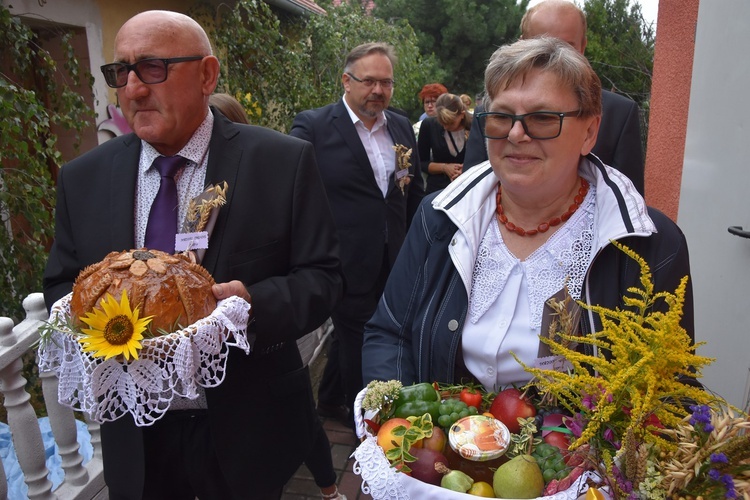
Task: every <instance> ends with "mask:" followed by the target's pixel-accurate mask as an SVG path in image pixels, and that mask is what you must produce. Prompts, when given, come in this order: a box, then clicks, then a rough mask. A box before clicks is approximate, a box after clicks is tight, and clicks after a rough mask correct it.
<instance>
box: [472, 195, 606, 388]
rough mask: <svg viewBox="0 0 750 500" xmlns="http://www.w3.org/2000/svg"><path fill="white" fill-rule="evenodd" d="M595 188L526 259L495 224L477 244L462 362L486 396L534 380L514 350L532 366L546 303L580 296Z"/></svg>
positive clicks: (588, 255) (591, 232)
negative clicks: (558, 296) (562, 294)
mask: <svg viewBox="0 0 750 500" xmlns="http://www.w3.org/2000/svg"><path fill="white" fill-rule="evenodd" d="M595 197H596V187H595V186H594V185H591V187H590V188H589V192H588V194H587V195H586V198H585V199H584V201H583V203H582V204H581V206H580V207H579V209H578V210H576V211H575V212H574V213H573V215H572V217H571V218H570V219H568V221H567V222H566V223H565V224H563V225H562V226H561V227H560V228H559V229H558V230H557V231H556V232H555V233H554V234H553V235H552V236H551V237H550V238H549V239H548V240H547V241H546V242H545V243H544V244H543V245H542V246H541V247H540V248H538V249H537V250H536V251H534V253H532V254H531V255H530V256H529V257H528V258H527V259H526V260H523V261H521V260H519V259H518V258H516V257H515V256H514V255H513V254H512V253H511V252H510V251H509V250H508V248H507V247H506V246H505V242H504V241H503V237H502V234H501V233H500V228H499V226H498V224H497V223H493V224H490V225H489V227H488V228H487V232H486V233H485V235H484V237H483V238H482V242H481V243H480V245H479V251H478V255H477V260H476V264H475V266H474V273H473V276H472V283H471V294H470V298H469V314H468V321H466V323H465V324H464V328H463V333H462V348H463V354H464V362H465V363H466V367H467V368H468V369H469V371H470V372H471V373H472V374H473V375H474V376H475V377H476V378H477V380H479V381H480V382H481V383H482V385H484V387H485V389H486V390H488V391H499V390H501V389H502V388H503V387H505V386H507V385H508V384H512V383H524V382H527V381H528V380H529V379H530V376H529V374H528V373H526V372H525V371H524V370H523V367H521V365H520V364H518V362H516V360H515V359H513V357H512V356H511V355H510V354H509V353H510V352H511V351H512V352H513V353H515V354H516V356H518V358H519V359H521V360H522V361H523V362H524V363H526V364H527V365H531V366H533V365H534V361H535V360H536V357H537V352H538V349H539V337H538V335H539V332H540V329H541V323H542V310H543V308H544V303H545V301H546V300H547V299H548V298H549V297H551V296H552V295H554V294H555V293H556V292H558V291H560V290H561V289H562V288H563V286H564V285H566V284H567V286H568V290H569V292H570V295H571V296H572V297H573V298H574V299H579V298H580V297H581V288H582V286H583V280H584V277H585V274H586V270H587V269H588V267H589V265H590V263H591V260H592V258H593V255H592V241H593V235H594V211H595V208H596V206H595Z"/></svg>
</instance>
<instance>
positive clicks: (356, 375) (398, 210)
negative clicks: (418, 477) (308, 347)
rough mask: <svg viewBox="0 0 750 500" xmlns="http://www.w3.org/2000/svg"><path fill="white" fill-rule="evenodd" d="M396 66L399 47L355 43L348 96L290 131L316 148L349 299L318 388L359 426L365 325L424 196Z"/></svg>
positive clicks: (327, 412) (334, 411) (327, 404)
mask: <svg viewBox="0 0 750 500" xmlns="http://www.w3.org/2000/svg"><path fill="white" fill-rule="evenodd" d="M395 62H396V61H395V55H394V51H393V48H392V47H391V46H390V45H387V44H384V43H367V44H363V45H360V46H358V47H355V48H354V49H353V50H352V51H351V52H350V53H349V55H348V56H347V58H346V61H345V64H344V71H343V74H342V75H341V83H342V84H343V87H344V96H343V97H342V98H341V100H340V101H338V102H337V103H334V104H329V105H328V106H324V107H322V108H318V109H313V110H308V111H304V112H302V113H300V114H299V115H297V117H296V118H295V119H294V122H293V124H292V129H291V132H290V134H291V135H293V136H295V137H299V138H301V139H305V140H307V141H310V142H311V143H312V144H313V146H314V147H315V155H316V157H317V163H318V166H319V168H320V173H321V176H322V177H323V183H324V184H325V188H326V192H327V194H328V200H329V203H330V205H331V209H332V210H333V216H334V219H335V220H336V228H337V230H338V235H339V240H340V242H341V261H342V265H343V268H344V278H345V281H346V292H345V294H344V299H343V300H342V302H341V303H340V304H339V306H338V307H337V308H336V309H335V310H334V312H333V314H332V315H331V318H332V319H333V325H334V331H333V339H332V342H331V345H330V347H329V351H328V362H327V364H326V366H325V369H324V372H323V378H322V380H321V383H320V389H319V391H318V413H319V414H320V415H322V416H329V417H330V416H333V417H338V418H339V419H341V420H343V421H345V422H347V423H349V424H350V425H353V421H352V415H351V409H352V407H353V405H354V399H355V397H356V395H357V393H358V392H359V390H360V389H361V388H362V338H363V333H364V326H365V322H367V321H368V320H369V319H370V317H371V316H372V314H373V312H374V310H375V307H376V306H377V303H378V300H379V299H380V296H381V294H382V293H383V289H384V287H385V282H386V279H387V278H388V274H389V272H390V270H391V267H392V266H393V263H394V261H395V260H396V256H397V255H398V252H399V250H400V249H401V245H402V243H403V241H404V238H405V236H406V230H407V228H408V226H409V224H410V222H411V219H412V217H413V215H414V213H415V211H416V210H417V207H418V205H419V202H420V201H421V199H422V197H423V196H424V188H423V181H422V176H421V174H420V172H419V154H418V152H417V145H416V141H415V139H414V134H413V132H412V128H411V125H410V124H409V121H408V120H407V119H406V118H404V117H402V116H399V115H398V114H396V113H394V112H392V111H390V110H388V105H389V103H390V101H391V97H392V95H393V86H394V85H395V81H394V76H393V68H394V66H395ZM394 148H395V149H397V150H398V151H396V150H395V149H394Z"/></svg>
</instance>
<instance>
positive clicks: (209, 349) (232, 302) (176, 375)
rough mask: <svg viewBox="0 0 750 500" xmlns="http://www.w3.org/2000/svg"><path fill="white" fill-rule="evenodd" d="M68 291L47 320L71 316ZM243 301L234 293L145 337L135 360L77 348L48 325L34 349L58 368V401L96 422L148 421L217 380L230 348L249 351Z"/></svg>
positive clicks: (42, 362)
mask: <svg viewBox="0 0 750 500" xmlns="http://www.w3.org/2000/svg"><path fill="white" fill-rule="evenodd" d="M71 295H72V294H68V295H66V296H65V297H63V298H62V299H60V300H59V301H57V302H56V303H55V304H54V305H53V306H52V310H51V312H50V324H52V325H64V324H66V318H68V317H69V316H70V298H71ZM249 313H250V304H248V303H247V302H246V301H245V300H243V299H241V298H239V297H230V298H228V299H225V300H221V301H219V303H218V304H217V306H216V309H215V310H214V311H213V312H212V313H211V314H210V315H209V316H207V317H205V318H203V319H201V320H199V321H196V322H195V323H193V324H192V325H190V326H189V327H187V328H184V329H182V330H179V331H177V332H173V333H170V334H168V335H163V336H161V337H156V338H150V339H145V340H143V341H142V342H141V343H142V345H143V348H142V349H141V351H140V353H139V355H138V359H137V360H130V361H118V360H117V359H115V358H110V359H108V360H106V361H105V360H104V358H96V357H94V356H92V355H91V353H87V352H84V351H83V349H82V347H81V344H80V343H79V342H78V341H77V340H76V339H75V338H74V337H73V336H72V335H71V334H70V333H68V332H64V331H60V330H55V331H54V332H53V333H52V337H51V339H50V340H49V341H48V342H44V343H43V344H42V345H40V347H39V369H40V370H42V371H52V372H55V373H56V374H57V377H58V379H59V386H58V392H57V397H58V399H59V401H60V403H61V404H63V405H66V406H69V407H71V408H73V409H74V410H80V411H83V412H85V413H87V414H89V415H90V417H91V418H92V419H93V420H95V421H97V422H99V423H101V422H111V421H113V420H116V419H118V418H120V417H122V416H123V415H125V414H126V413H130V414H131V415H132V416H133V419H134V421H135V423H136V425H139V426H147V425H151V424H153V423H154V422H155V421H157V420H158V419H159V418H161V417H162V416H164V413H166V412H167V410H169V407H170V404H171V402H172V399H173V398H174V397H176V396H180V397H185V398H188V399H195V398H196V397H197V396H198V392H197V389H198V386H201V387H216V386H217V385H219V384H220V383H221V382H222V381H223V380H224V374H225V367H226V359H227V354H228V350H229V347H230V346H234V347H238V348H240V349H242V350H243V351H245V354H247V353H249V352H250V344H249V343H248V339H247V321H248V317H249Z"/></svg>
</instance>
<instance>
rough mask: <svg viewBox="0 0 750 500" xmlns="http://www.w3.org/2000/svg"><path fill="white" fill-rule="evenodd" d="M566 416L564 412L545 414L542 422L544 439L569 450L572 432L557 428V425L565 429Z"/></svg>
mask: <svg viewBox="0 0 750 500" xmlns="http://www.w3.org/2000/svg"><path fill="white" fill-rule="evenodd" d="M564 419H565V416H564V415H563V414H562V413H550V414H549V415H545V416H544V421H543V422H542V439H544V442H545V443H549V444H551V445H553V446H557V447H558V448H559V449H560V451H565V452H567V451H568V446H570V436H571V435H572V434H569V433H566V432H562V431H558V430H555V429H554V428H555V427H560V428H562V429H565V424H564Z"/></svg>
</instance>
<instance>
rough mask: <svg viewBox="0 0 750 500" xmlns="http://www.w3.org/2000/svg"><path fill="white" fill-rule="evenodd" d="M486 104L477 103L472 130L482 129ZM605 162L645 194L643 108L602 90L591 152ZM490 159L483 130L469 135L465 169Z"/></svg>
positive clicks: (629, 100) (625, 98)
mask: <svg viewBox="0 0 750 500" xmlns="http://www.w3.org/2000/svg"><path fill="white" fill-rule="evenodd" d="M482 111H484V107H482V106H481V105H480V106H477V109H476V111H475V112H474V122H473V123H472V126H471V129H472V130H473V131H475V132H479V131H480V130H481V128H480V127H479V120H478V118H477V114H478V113H481V112H482ZM591 152H592V153H594V154H595V155H596V156H598V157H599V159H601V160H602V162H604V164H606V165H609V166H610V167H614V168H616V169H617V170H619V171H620V172H622V173H624V174H625V175H627V176H628V178H630V180H631V181H633V184H634V185H635V188H636V189H637V190H638V192H639V193H641V194H644V165H643V147H642V145H641V121H640V111H639V109H638V105H637V104H636V103H635V101H633V100H631V99H628V98H627V97H624V96H621V95H619V94H615V93H613V92H609V91H607V90H602V123H601V125H600V126H599V136H598V137H597V138H596V144H595V145H594V149H593V150H592V151H591ZM486 160H487V148H486V147H485V142H484V137H483V136H482V134H481V133H473V134H470V135H469V141H468V143H467V144H466V157H465V158H464V170H467V169H469V168H471V167H473V166H474V165H476V164H478V163H481V162H483V161H486Z"/></svg>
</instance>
